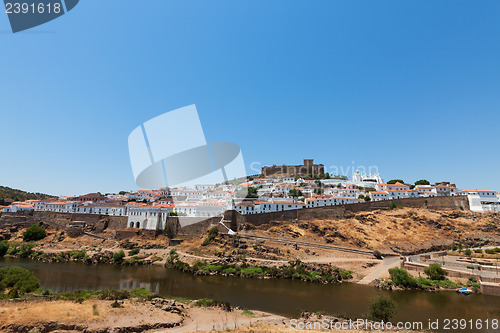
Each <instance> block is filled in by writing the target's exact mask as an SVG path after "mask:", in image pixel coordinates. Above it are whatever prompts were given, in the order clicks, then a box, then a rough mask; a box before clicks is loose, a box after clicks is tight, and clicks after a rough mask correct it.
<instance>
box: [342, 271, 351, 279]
mask: <svg viewBox="0 0 500 333" xmlns="http://www.w3.org/2000/svg"><path fill="white" fill-rule="evenodd" d="M340 276H341V277H342V280H349V279H352V273H351V271H342V272H340Z"/></svg>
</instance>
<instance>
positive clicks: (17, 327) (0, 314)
mask: <svg viewBox="0 0 500 333" xmlns="http://www.w3.org/2000/svg"><path fill="white" fill-rule="evenodd" d="M202 302H203V300H202ZM206 302H208V301H206ZM285 320H286V318H285V317H281V316H277V315H273V314H270V313H265V312H261V311H249V310H241V309H230V310H228V309H223V308H220V307H218V306H211V305H207V306H205V305H203V304H202V303H197V302H196V301H187V300H182V301H176V300H169V299H163V298H153V299H151V300H141V299H138V298H131V299H125V300H120V301H111V300H100V299H89V300H82V301H79V302H75V301H64V300H57V301H48V300H26V301H17V302H7V301H0V323H1V324H0V331H2V332H52V331H57V332H75V331H77V332H83V331H85V332H87V333H101V332H114V333H118V332H164V331H165V330H168V331H172V332H191V331H198V330H213V329H215V330H218V329H226V328H227V329H229V328H237V327H240V326H243V325H249V324H252V323H257V322H264V323H268V324H270V323H275V322H283V321H285Z"/></svg>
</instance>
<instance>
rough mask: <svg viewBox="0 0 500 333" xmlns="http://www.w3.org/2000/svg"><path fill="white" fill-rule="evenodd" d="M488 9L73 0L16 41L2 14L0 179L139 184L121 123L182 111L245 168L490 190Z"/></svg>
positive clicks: (495, 163) (494, 76) (499, 185)
mask: <svg viewBox="0 0 500 333" xmlns="http://www.w3.org/2000/svg"><path fill="white" fill-rule="evenodd" d="M499 10H500V2H498V1H492V0H490V1H480V2H477V1H460V0H450V1H435V0H432V1H431V0H429V1H371V0H370V1H351V0H349V1H333V0H315V1H306V0H301V1H297V0H273V1H269V0H262V1H261V0H251V1H250V0H224V1H222V0H221V1H219V0H213V1H212V0H199V1H194V0H183V1H171V0H164V1H153V0H143V1H137V0H136V1H131V0H99V1H98V0H85V1H80V4H79V5H78V6H77V7H75V9H73V10H72V11H71V12H69V13H68V14H66V15H64V16H62V17H60V18H59V19H56V20H54V21H52V22H49V23H47V24H45V25H43V26H40V27H37V28H35V29H32V30H29V31H26V32H21V33H17V34H12V33H11V32H10V26H9V23H8V20H7V16H6V15H5V14H3V13H1V14H0V40H1V50H2V52H1V53H0V60H1V63H2V71H1V80H0V116H1V117H0V124H1V130H0V142H2V146H1V157H0V184H1V185H6V186H10V187H15V188H21V189H25V190H29V191H40V192H46V193H51V194H81V193H86V192H93V191H101V192H103V193H105V192H115V191H119V190H122V189H135V188H137V187H136V186H135V184H134V179H133V176H132V171H131V168H130V162H129V157H128V147H127V137H128V135H129V133H130V132H131V131H132V130H133V129H134V128H135V127H136V126H138V125H139V124H141V123H143V122H144V121H146V120H148V119H151V118H153V117H155V116H157V115H160V114H162V113H164V112H166V111H169V110H172V109H175V108H179V107H183V106H186V105H190V104H196V106H197V108H198V113H199V115H200V118H201V121H202V124H203V127H204V131H205V135H206V137H207V140H208V141H229V142H235V143H237V144H239V145H240V146H241V148H242V150H243V155H244V158H245V161H246V164H247V165H248V169H250V164H251V163H252V162H259V163H261V164H262V165H272V164H278V165H279V164H283V163H288V164H297V163H300V162H301V161H302V159H303V158H314V159H315V160H316V161H317V162H321V163H324V164H325V165H326V166H327V167H330V166H336V167H337V168H338V169H339V170H340V168H341V167H342V170H344V171H347V172H348V173H349V175H350V174H351V173H352V165H353V164H354V165H355V166H366V167H368V166H377V167H378V169H379V171H380V172H381V174H382V177H383V178H384V179H386V180H388V179H391V178H402V179H403V180H405V181H407V182H414V181H415V180H417V179H421V178H427V179H429V180H431V181H441V180H446V181H452V182H456V183H457V185H458V186H459V188H462V189H469V188H470V189H476V188H480V189H495V190H500V178H499V177H498V170H499V167H500V154H498V142H499V140H498V138H499V135H498V128H499V124H500V94H499V92H500V60H499V59H500V34H499V33H498V32H499V31H500V20H498V13H499ZM167 130H168V129H167ZM348 168H350V169H348ZM249 173H253V172H252V171H249Z"/></svg>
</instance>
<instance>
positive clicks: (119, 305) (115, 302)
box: [111, 300, 123, 308]
mask: <svg viewBox="0 0 500 333" xmlns="http://www.w3.org/2000/svg"><path fill="white" fill-rule="evenodd" d="M111 307H112V308H123V306H122V305H121V304H120V303H119V302H118V300H115V301H114V302H113V303H111Z"/></svg>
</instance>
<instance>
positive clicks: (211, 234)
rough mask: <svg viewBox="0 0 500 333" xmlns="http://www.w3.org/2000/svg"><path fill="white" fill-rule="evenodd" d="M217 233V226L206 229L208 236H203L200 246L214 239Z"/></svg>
mask: <svg viewBox="0 0 500 333" xmlns="http://www.w3.org/2000/svg"><path fill="white" fill-rule="evenodd" d="M218 234H219V228H217V226H215V227H212V228H210V230H209V231H208V236H207V238H205V240H204V241H203V243H202V244H201V246H207V245H209V244H210V243H212V241H213V240H214V239H215V237H217V235H218Z"/></svg>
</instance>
